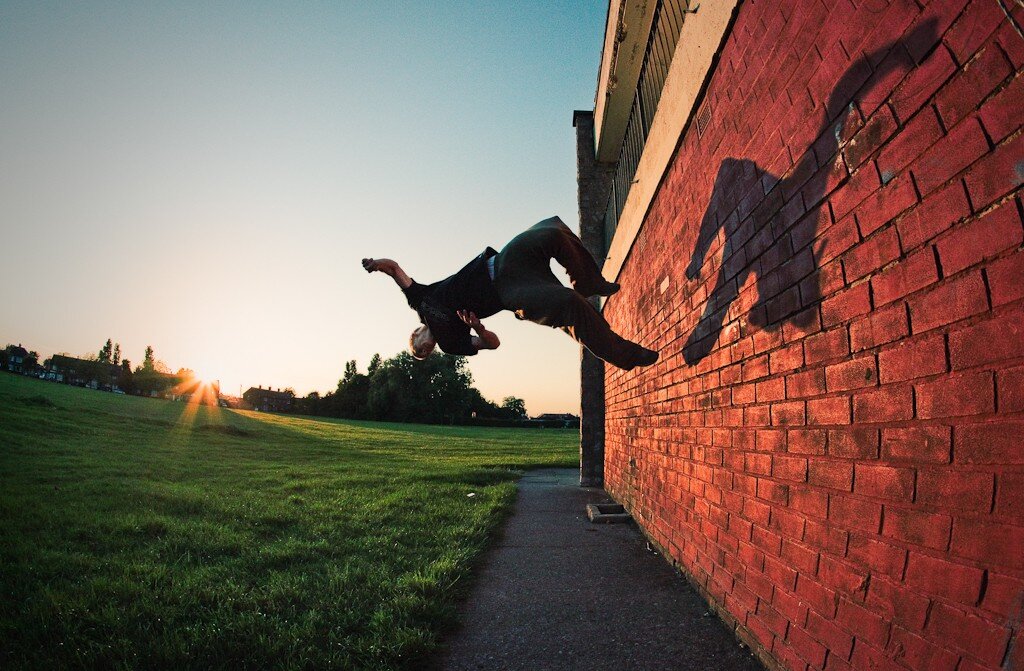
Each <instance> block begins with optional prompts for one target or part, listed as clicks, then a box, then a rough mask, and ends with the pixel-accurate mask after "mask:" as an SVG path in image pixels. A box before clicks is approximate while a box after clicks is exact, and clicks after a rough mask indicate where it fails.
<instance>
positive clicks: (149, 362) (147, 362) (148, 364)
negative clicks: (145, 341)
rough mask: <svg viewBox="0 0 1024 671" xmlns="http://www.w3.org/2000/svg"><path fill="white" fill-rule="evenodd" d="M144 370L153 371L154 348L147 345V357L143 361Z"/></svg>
mask: <svg viewBox="0 0 1024 671" xmlns="http://www.w3.org/2000/svg"><path fill="white" fill-rule="evenodd" d="M142 370H153V347H152V345H146V356H145V357H143V359H142Z"/></svg>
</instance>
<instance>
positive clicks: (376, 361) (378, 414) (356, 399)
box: [293, 352, 526, 424]
mask: <svg viewBox="0 0 1024 671" xmlns="http://www.w3.org/2000/svg"><path fill="white" fill-rule="evenodd" d="M293 411H294V412H297V413H301V414H305V415H318V416H326V417H341V418H345V419H369V420H376V421H387V422H416V423H424V424H464V423H470V422H474V421H475V422H477V423H491V424H501V423H506V422H507V423H514V422H517V421H519V420H522V419H525V418H526V404H525V403H524V402H523V399H521V398H516V397H514V396H508V397H506V398H505V399H504V400H503V401H502V402H501V404H500V405H499V404H496V403H494V402H492V401H488V400H487V399H485V398H484V397H483V395H481V393H480V391H479V390H478V389H476V388H475V387H474V386H473V376H472V375H471V374H470V372H469V370H468V369H467V367H466V358H465V357H462V356H450V355H447V354H440V353H438V354H434V355H432V356H430V357H427V359H425V360H423V361H417V360H416V359H414V358H413V357H412V355H410V354H409V353H408V352H401V353H399V354H397V355H395V356H393V357H391V358H390V359H381V356H380V355H379V354H374V355H373V358H372V359H370V363H369V365H368V366H367V369H366V372H365V373H361V372H359V369H358V368H357V365H356V362H355V360H352V361H349V362H347V363H346V364H345V372H344V374H343V375H342V377H341V379H340V380H338V386H337V387H336V388H335V389H334V390H333V391H330V392H328V393H326V394H324V395H323V396H321V395H320V394H319V393H317V392H313V393H312V394H310V395H309V396H306V397H305V398H299V399H296V400H295V404H294V406H293Z"/></svg>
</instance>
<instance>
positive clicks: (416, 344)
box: [409, 324, 437, 361]
mask: <svg viewBox="0 0 1024 671" xmlns="http://www.w3.org/2000/svg"><path fill="white" fill-rule="evenodd" d="M436 345H437V341H436V340H434V334H432V333H431V332H430V329H429V328H428V327H427V325H426V324H421V325H420V326H419V327H417V328H416V330H415V331H413V332H412V335H410V336H409V353H410V354H412V356H413V358H415V359H418V360H420V361H423V360H424V359H426V358H427V357H428V356H430V353H431V352H433V351H434V347H435V346H436Z"/></svg>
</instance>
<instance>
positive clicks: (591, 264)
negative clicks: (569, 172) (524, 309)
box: [495, 217, 619, 296]
mask: <svg viewBox="0 0 1024 671" xmlns="http://www.w3.org/2000/svg"><path fill="white" fill-rule="evenodd" d="M551 259H554V260H555V261H557V262H558V263H559V265H561V266H562V267H563V268H565V270H566V272H567V273H569V280H570V282H571V283H572V286H573V289H575V290H576V291H578V292H579V293H580V294H582V295H584V296H595V295H600V296H610V295H611V294H613V293H615V291H617V290H618V288H619V287H618V285H617V284H614V283H612V282H607V281H605V279H604V277H602V276H601V271H600V269H599V268H598V267H597V263H596V262H595V261H594V257H593V256H591V255H590V252H588V251H587V249H586V247H584V246H583V243H582V242H580V239H579V237H577V236H576V234H575V233H573V232H572V230H571V229H570V228H569V227H568V226H566V225H565V224H564V223H563V222H562V220H561V219H559V218H558V217H552V218H550V219H545V220H544V221H542V222H540V223H538V224H535V225H533V226H532V227H530V228H529V229H527V230H526V231H523V232H522V233H520V234H519V235H517V236H516V237H514V238H513V239H512V240H511V241H510V242H509V243H508V244H507V245H505V247H504V248H503V249H502V250H501V253H500V254H499V255H498V258H497V259H496V260H495V277H496V279H497V281H498V282H499V283H500V282H501V276H503V275H519V276H529V277H533V278H535V279H540V278H542V277H543V278H545V279H546V276H548V275H550V267H551V266H550V263H551Z"/></svg>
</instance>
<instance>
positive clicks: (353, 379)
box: [330, 359, 370, 419]
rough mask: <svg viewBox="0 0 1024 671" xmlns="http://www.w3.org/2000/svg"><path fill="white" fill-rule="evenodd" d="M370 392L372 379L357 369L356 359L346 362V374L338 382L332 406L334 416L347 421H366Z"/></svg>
mask: <svg viewBox="0 0 1024 671" xmlns="http://www.w3.org/2000/svg"><path fill="white" fill-rule="evenodd" d="M369 391H370V377H369V376H368V375H363V374H362V373H360V372H359V369H358V368H357V367H356V362H355V359H353V360H352V361H346V362H345V373H344V374H343V375H342V377H341V379H340V380H338V388H337V389H336V390H335V392H334V394H333V396H332V398H331V402H330V406H331V408H332V410H333V412H332V414H333V415H335V416H336V417H345V418H347V419H365V418H366V417H368V411H367V406H366V401H367V397H368V395H369Z"/></svg>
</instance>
